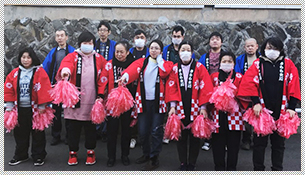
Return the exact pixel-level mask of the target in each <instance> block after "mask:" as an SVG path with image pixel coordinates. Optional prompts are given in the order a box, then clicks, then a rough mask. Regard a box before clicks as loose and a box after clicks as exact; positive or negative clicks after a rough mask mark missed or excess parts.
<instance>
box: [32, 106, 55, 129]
mask: <svg viewBox="0 0 305 175" xmlns="http://www.w3.org/2000/svg"><path fill="white" fill-rule="evenodd" d="M54 112H55V110H54V109H52V108H51V107H46V108H45V109H44V110H39V111H35V112H34V114H33V120H32V128H33V129H37V130H40V131H43V130H44V129H45V128H48V127H49V125H50V124H52V122H53V118H54V117H55V116H54Z"/></svg>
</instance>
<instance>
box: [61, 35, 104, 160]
mask: <svg viewBox="0 0 305 175" xmlns="http://www.w3.org/2000/svg"><path fill="white" fill-rule="evenodd" d="M94 41H95V37H94V35H93V34H92V33H90V32H82V33H81V34H80V35H79V37H78V46H79V49H77V50H75V51H74V52H73V53H70V54H68V55H67V56H66V57H65V58H64V59H63V60H62V62H61V65H60V67H59V69H58V72H57V77H56V78H57V80H60V79H69V81H70V82H71V83H72V84H74V85H75V86H76V87H77V88H79V90H80V91H81V92H82V94H81V97H80V101H79V102H78V103H77V104H76V105H75V108H65V109H64V117H65V119H67V120H68V121H69V130H68V135H69V137H68V145H69V151H70V152H69V161H68V164H69V165H76V164H77V163H78V161H77V152H78V150H79V139H80V134H81V130H82V128H84V130H85V148H86V149H87V160H86V165H92V164H94V163H95V153H94V148H95V146H96V129H95V128H96V126H95V124H93V123H92V122H91V117H90V112H91V109H92V107H93V105H94V102H95V98H96V96H97V82H98V77H99V74H100V72H101V69H102V68H103V67H104V65H105V63H106V60H105V59H104V57H103V56H101V55H100V54H98V53H96V52H95V51H94V50H93V48H94Z"/></svg>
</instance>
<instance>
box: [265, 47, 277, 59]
mask: <svg viewBox="0 0 305 175" xmlns="http://www.w3.org/2000/svg"><path fill="white" fill-rule="evenodd" d="M265 54H266V57H268V58H269V59H270V60H272V61H274V60H276V59H277V58H278V57H279V56H280V51H278V50H266V49H265Z"/></svg>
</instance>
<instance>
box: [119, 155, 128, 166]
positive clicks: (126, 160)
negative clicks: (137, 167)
mask: <svg viewBox="0 0 305 175" xmlns="http://www.w3.org/2000/svg"><path fill="white" fill-rule="evenodd" d="M121 159H122V163H123V165H125V166H127V165H129V164H130V161H129V158H128V156H122V157H121Z"/></svg>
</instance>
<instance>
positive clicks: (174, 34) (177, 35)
mask: <svg viewBox="0 0 305 175" xmlns="http://www.w3.org/2000/svg"><path fill="white" fill-rule="evenodd" d="M172 38H178V39H180V38H181V41H182V40H183V39H184V36H182V34H181V31H178V32H176V31H173V34H172Z"/></svg>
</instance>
